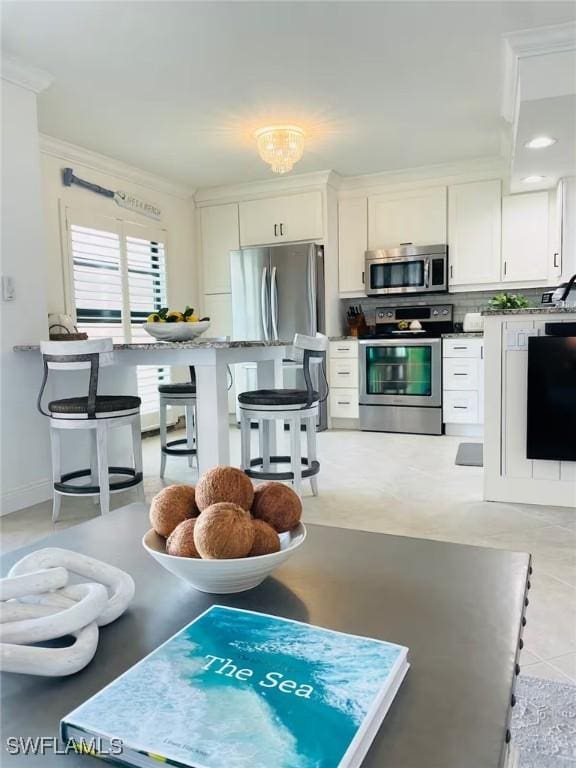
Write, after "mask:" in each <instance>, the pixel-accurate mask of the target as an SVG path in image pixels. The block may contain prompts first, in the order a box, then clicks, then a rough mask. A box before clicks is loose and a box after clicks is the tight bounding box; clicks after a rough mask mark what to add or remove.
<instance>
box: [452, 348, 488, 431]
mask: <svg viewBox="0 0 576 768" xmlns="http://www.w3.org/2000/svg"><path fill="white" fill-rule="evenodd" d="M442 357H443V361H442V382H443V384H442V390H443V392H442V421H443V422H444V424H445V429H446V434H447V435H468V436H480V435H481V434H482V431H483V424H484V340H483V339H482V338H473V337H466V336H465V337H463V338H461V339H458V338H455V339H444V340H443V342H442Z"/></svg>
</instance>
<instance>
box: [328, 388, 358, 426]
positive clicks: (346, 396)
mask: <svg viewBox="0 0 576 768" xmlns="http://www.w3.org/2000/svg"><path fill="white" fill-rule="evenodd" d="M330 416H331V417H332V418H333V419H357V418H359V416H360V406H359V405H358V390H357V389H354V388H350V389H345V388H343V387H342V388H339V389H331V390H330Z"/></svg>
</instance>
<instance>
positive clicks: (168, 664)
mask: <svg viewBox="0 0 576 768" xmlns="http://www.w3.org/2000/svg"><path fill="white" fill-rule="evenodd" d="M406 654H407V649H406V648H404V647H402V646H398V645H394V644H392V643H386V642H383V641H380V640H372V639H369V638H363V637H357V636H353V635H347V634H343V633H340V632H333V631H331V630H327V629H322V628H319V627H314V626H310V625H308V624H303V623H300V622H296V621H291V620H288V619H281V618H277V617H274V616H269V615H266V614H261V613H253V612H251V611H244V610H239V609H234V608H225V607H221V606H213V607H212V608H210V609H208V610H207V611H206V612H205V613H203V614H201V615H200V616H199V617H198V618H197V619H195V620H194V621H193V622H192V623H190V624H189V625H188V626H186V627H184V629H182V630H181V631H180V632H178V633H177V634H176V635H174V636H173V637H172V638H171V639H170V640H168V641H167V642H166V643H164V644H163V645H161V646H160V647H159V648H157V649H156V650H155V651H153V652H152V653H151V654H150V655H149V656H147V657H146V658H144V659H143V660H142V661H140V662H139V663H138V664H136V665H135V666H134V667H132V668H131V669H129V670H128V671H127V672H125V673H124V674H123V675H121V676H120V677H119V678H118V679H117V680H115V681H114V682H112V683H111V684H110V685H108V686H107V687H106V688H104V689H103V690H102V691H100V693H97V694H96V695H95V696H93V697H92V698H91V699H89V700H88V701H87V702H85V703H84V704H82V705H81V706H80V707H78V708H77V709H75V710H74V711H73V712H72V713H71V714H70V715H68V716H67V717H66V718H64V720H63V722H62V733H63V736H64V737H66V735H67V734H68V735H69V734H70V732H71V731H72V732H78V731H79V732H80V733H88V734H96V735H99V736H103V737H106V738H108V739H110V738H113V739H121V740H122V742H123V744H124V748H125V750H126V754H125V756H124V757H122V755H120V756H119V759H120V761H126V762H129V763H130V762H132V763H134V764H135V762H136V761H131V760H130V759H129V757H128V751H130V752H132V751H134V752H136V753H138V755H139V756H146V755H150V756H156V759H160V760H162V761H165V762H167V763H169V764H173V765H184V766H191V767H193V768H222V767H223V766H225V768H344V766H349V765H353V764H357V763H355V762H354V757H355V755H356V753H357V752H358V751H359V750H360V751H361V752H362V753H364V752H365V751H366V749H367V747H368V745H369V743H370V741H371V740H372V738H373V736H374V735H375V733H376V730H377V727H378V725H379V723H380V721H381V719H382V717H383V716H384V714H385V711H386V709H387V708H388V706H389V704H390V701H391V699H392V698H393V696H394V694H395V692H396V690H397V688H398V686H399V685H400V682H401V680H402V678H403V676H404V674H405V672H406V669H407V666H408V665H407V661H406ZM362 745H364V748H363V749H362ZM137 763H138V764H141V765H143V764H144V763H143V762H141V760H140V759H139V760H138V761H137Z"/></svg>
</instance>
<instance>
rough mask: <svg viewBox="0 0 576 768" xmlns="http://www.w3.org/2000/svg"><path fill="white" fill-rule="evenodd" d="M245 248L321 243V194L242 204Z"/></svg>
mask: <svg viewBox="0 0 576 768" xmlns="http://www.w3.org/2000/svg"><path fill="white" fill-rule="evenodd" d="M239 218H240V243H241V245H242V247H246V246H250V245H266V244H270V243H281V242H294V241H297V240H318V239H320V238H322V236H323V229H324V228H323V216H322V193H321V192H320V191H319V190H314V191H312V192H303V193H301V194H296V195H283V196H282V197H269V198H265V199H262V200H248V201H246V202H241V203H240V204H239Z"/></svg>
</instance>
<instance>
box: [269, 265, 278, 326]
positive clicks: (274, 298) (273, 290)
mask: <svg viewBox="0 0 576 768" xmlns="http://www.w3.org/2000/svg"><path fill="white" fill-rule="evenodd" d="M270 286H271V287H270V309H271V314H272V333H273V335H274V341H278V286H277V285H276V267H272V276H271V278H270Z"/></svg>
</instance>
